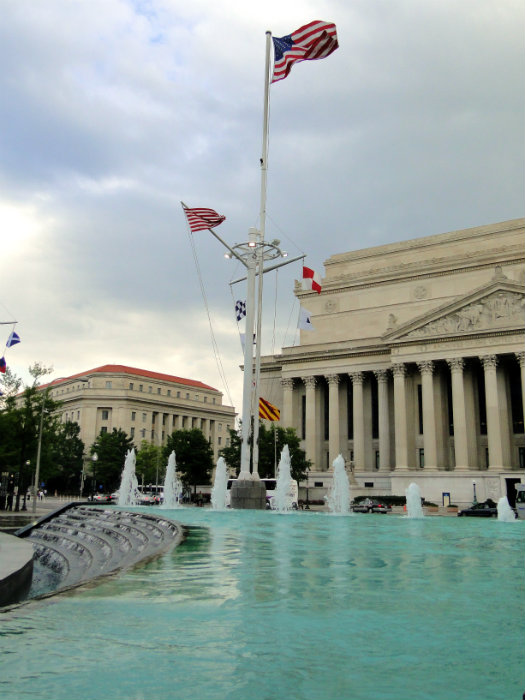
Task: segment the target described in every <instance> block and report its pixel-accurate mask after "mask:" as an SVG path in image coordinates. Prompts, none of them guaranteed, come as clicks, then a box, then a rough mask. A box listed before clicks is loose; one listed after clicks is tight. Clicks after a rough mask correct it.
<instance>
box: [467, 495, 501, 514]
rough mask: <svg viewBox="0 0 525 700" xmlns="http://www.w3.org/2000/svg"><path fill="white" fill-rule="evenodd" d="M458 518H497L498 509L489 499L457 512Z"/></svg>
mask: <svg viewBox="0 0 525 700" xmlns="http://www.w3.org/2000/svg"><path fill="white" fill-rule="evenodd" d="M458 516H469V517H472V518H497V517H498V507H497V505H496V504H495V503H494V501H493V500H492V499H491V498H489V499H488V500H486V501H483V502H482V503H473V504H472V505H471V506H470V508H464V509H463V510H460V511H458Z"/></svg>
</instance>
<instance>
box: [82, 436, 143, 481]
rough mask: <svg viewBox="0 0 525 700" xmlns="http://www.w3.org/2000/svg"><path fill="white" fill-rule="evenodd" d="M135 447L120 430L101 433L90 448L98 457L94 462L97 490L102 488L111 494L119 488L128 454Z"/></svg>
mask: <svg viewBox="0 0 525 700" xmlns="http://www.w3.org/2000/svg"><path fill="white" fill-rule="evenodd" d="M134 447H135V446H134V444H133V440H132V438H130V437H128V434H127V433H126V432H125V431H124V430H122V429H120V428H119V429H118V430H117V428H113V430H112V432H111V433H100V435H99V436H98V437H97V439H96V440H95V442H94V443H93V444H92V445H91V448H90V454H91V455H93V454H94V453H95V452H96V453H97V457H98V459H97V461H96V462H94V469H95V471H96V474H95V476H96V485H97V490H100V489H99V488H98V487H100V486H102V490H103V491H105V492H106V493H109V492H111V491H114V490H115V489H116V488H118V487H119V485H120V480H121V476H122V471H123V469H124V462H125V461H126V454H127V453H128V451H129V450H131V449H134Z"/></svg>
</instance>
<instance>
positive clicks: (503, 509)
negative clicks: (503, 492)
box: [498, 496, 516, 523]
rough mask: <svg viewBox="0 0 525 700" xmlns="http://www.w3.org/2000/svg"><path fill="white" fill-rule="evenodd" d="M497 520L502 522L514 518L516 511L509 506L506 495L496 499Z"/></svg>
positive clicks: (509, 521)
mask: <svg viewBox="0 0 525 700" xmlns="http://www.w3.org/2000/svg"><path fill="white" fill-rule="evenodd" d="M498 520H501V521H502V522H504V523H511V522H513V521H514V520H516V513H515V512H514V511H513V510H512V508H511V507H510V505H509V502H508V500H507V496H502V497H501V498H500V499H499V501H498Z"/></svg>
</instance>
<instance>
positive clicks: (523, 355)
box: [514, 352, 525, 367]
mask: <svg viewBox="0 0 525 700" xmlns="http://www.w3.org/2000/svg"><path fill="white" fill-rule="evenodd" d="M514 354H515V355H516V359H517V360H518V362H519V363H520V367H525V352H516V353H514Z"/></svg>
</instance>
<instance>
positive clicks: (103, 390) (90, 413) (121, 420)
mask: <svg viewBox="0 0 525 700" xmlns="http://www.w3.org/2000/svg"><path fill="white" fill-rule="evenodd" d="M40 389H41V390H42V391H45V390H48V391H49V392H50V395H51V397H52V398H53V399H55V400H56V401H60V402H61V404H62V405H61V408H60V413H61V418H62V420H63V421H64V422H65V421H68V420H69V421H74V422H76V423H78V425H79V426H80V437H81V439H82V440H83V442H84V444H85V445H86V448H89V447H90V446H91V445H92V444H93V442H94V441H95V439H96V438H97V436H98V435H99V434H100V433H101V432H111V431H112V430H113V428H120V429H122V430H124V431H125V432H126V433H127V434H128V435H129V436H130V437H131V438H133V440H134V442H135V445H136V446H137V448H139V447H140V443H141V442H142V440H147V441H148V442H152V443H154V444H157V445H163V444H165V442H166V440H167V438H168V436H169V435H171V433H172V432H173V431H174V430H190V429H192V428H199V429H200V430H202V431H203V433H204V435H205V437H206V438H207V439H208V440H209V442H210V445H211V446H212V449H213V454H214V458H215V459H217V455H218V451H219V450H220V449H221V448H222V447H225V446H227V444H228V442H227V441H228V440H229V433H228V429H229V428H233V427H234V425H235V415H236V414H235V409H234V408H233V407H232V406H225V405H223V403H222V393H221V392H220V391H218V390H217V389H214V388H213V387H211V386H208V385H207V384H204V383H203V382H200V381H197V380H194V379H185V378H183V377H176V376H172V375H170V374H162V373H160V372H152V371H150V370H146V369H137V368H135V367H126V366H124V365H103V366H102V367H96V368H95V369H91V370H88V371H86V372H81V373H79V374H74V375H72V376H70V377H63V378H61V379H56V380H55V381H53V382H51V383H50V384H44V385H42V386H41V387H40Z"/></svg>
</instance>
